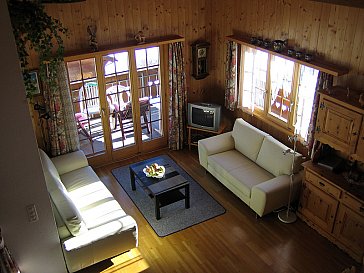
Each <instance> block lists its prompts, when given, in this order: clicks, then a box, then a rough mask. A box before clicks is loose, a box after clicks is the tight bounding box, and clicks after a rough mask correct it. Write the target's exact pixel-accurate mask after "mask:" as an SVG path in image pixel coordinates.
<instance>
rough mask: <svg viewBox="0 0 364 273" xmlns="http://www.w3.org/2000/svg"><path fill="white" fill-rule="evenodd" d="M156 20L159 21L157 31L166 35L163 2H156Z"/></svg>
mask: <svg viewBox="0 0 364 273" xmlns="http://www.w3.org/2000/svg"><path fill="white" fill-rule="evenodd" d="M155 3H156V19H157V31H158V33H160V34H161V35H165V33H166V32H165V20H164V12H163V9H164V8H163V0H156V1H155Z"/></svg>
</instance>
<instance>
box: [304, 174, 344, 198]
mask: <svg viewBox="0 0 364 273" xmlns="http://www.w3.org/2000/svg"><path fill="white" fill-rule="evenodd" d="M305 173H306V174H305V178H306V180H307V181H309V182H310V183H311V184H312V185H315V186H316V187H318V188H319V189H321V190H323V191H325V192H327V193H328V194H330V195H332V196H334V197H336V198H340V194H341V190H340V189H338V188H336V187H335V186H333V185H331V184H330V183H329V182H327V181H325V180H323V179H321V178H320V177H318V176H317V175H315V174H314V173H311V172H310V171H306V172H305Z"/></svg>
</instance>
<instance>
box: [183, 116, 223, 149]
mask: <svg viewBox="0 0 364 273" xmlns="http://www.w3.org/2000/svg"><path fill="white" fill-rule="evenodd" d="M225 128H226V124H225V122H224V121H221V124H220V128H219V130H218V131H211V130H206V129H202V128H197V127H193V126H189V125H187V130H188V140H187V141H188V149H189V150H191V146H197V142H198V140H199V139H203V138H206V137H209V136H212V135H219V134H221V133H223V132H224V131H225Z"/></svg>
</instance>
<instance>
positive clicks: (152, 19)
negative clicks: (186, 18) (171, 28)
mask: <svg viewBox="0 0 364 273" xmlns="http://www.w3.org/2000/svg"><path fill="white" fill-rule="evenodd" d="M156 9H157V8H156V5H155V1H150V3H149V8H147V11H148V31H147V33H148V36H150V37H155V36H156V33H157V16H156ZM176 34H177V33H176Z"/></svg>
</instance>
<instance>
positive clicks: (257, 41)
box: [250, 36, 314, 63]
mask: <svg viewBox="0 0 364 273" xmlns="http://www.w3.org/2000/svg"><path fill="white" fill-rule="evenodd" d="M250 43H251V44H253V45H256V46H259V47H263V48H265V49H268V50H270V49H272V50H273V51H275V52H278V53H282V54H284V55H287V56H289V57H292V58H296V59H297V60H304V61H306V62H308V63H309V62H311V61H312V60H313V59H314V55H313V54H311V53H309V52H306V53H305V52H304V51H302V50H301V49H299V48H295V49H293V48H289V46H288V39H286V40H273V41H270V40H269V39H264V38H262V37H255V36H252V37H251V38H250Z"/></svg>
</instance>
